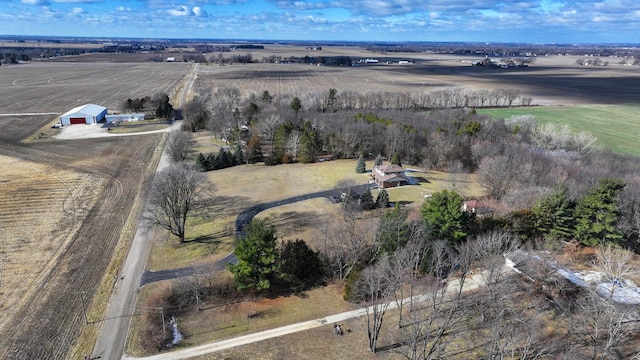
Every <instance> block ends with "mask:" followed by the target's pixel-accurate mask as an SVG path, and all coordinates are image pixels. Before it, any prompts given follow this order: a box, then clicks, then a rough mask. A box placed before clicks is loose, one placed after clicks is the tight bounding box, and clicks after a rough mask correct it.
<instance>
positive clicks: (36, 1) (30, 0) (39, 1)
mask: <svg viewBox="0 0 640 360" xmlns="http://www.w3.org/2000/svg"><path fill="white" fill-rule="evenodd" d="M22 3H23V4H25V5H39V6H42V5H49V2H48V1H47V0H22Z"/></svg>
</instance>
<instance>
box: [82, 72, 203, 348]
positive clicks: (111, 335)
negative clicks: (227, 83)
mask: <svg viewBox="0 0 640 360" xmlns="http://www.w3.org/2000/svg"><path fill="white" fill-rule="evenodd" d="M196 69H197V67H196V68H195V69H192V70H191V71H190V72H189V73H188V75H187V82H186V85H188V86H186V85H185V86H183V87H182V89H181V96H180V104H177V107H178V108H180V107H182V106H184V103H183V101H184V99H186V94H187V92H188V91H190V88H189V86H191V85H193V79H194V78H195V76H196V71H195V70H196ZM180 123H181V122H180V121H176V122H174V124H173V125H172V126H171V128H179V126H180ZM160 150H162V155H161V157H160V161H159V163H158V166H157V168H156V172H159V171H162V170H163V169H164V168H166V167H167V166H168V165H169V157H168V156H167V155H166V153H165V152H164V149H160ZM150 249H151V234H149V233H148V231H147V229H146V228H145V226H144V225H143V224H142V223H139V224H138V228H137V230H136V234H135V236H134V238H133V241H132V243H131V248H130V249H129V253H128V254H127V258H126V259H125V261H124V264H123V266H122V269H121V273H120V278H119V279H118V280H117V282H116V284H115V285H114V287H113V290H112V293H111V297H110V299H109V304H108V307H107V312H106V315H105V318H104V320H103V321H102V328H101V330H100V334H99V335H98V339H97V340H96V343H95V345H94V347H93V351H92V353H91V358H92V359H108V360H111V359H114V360H115V359H120V358H121V357H122V354H123V353H124V349H125V346H126V342H127V336H128V333H129V327H130V325H131V318H132V316H133V315H134V313H135V306H136V301H137V297H138V290H139V289H140V280H141V278H142V273H143V271H144V267H145V265H146V262H147V258H148V257H149V251H150Z"/></svg>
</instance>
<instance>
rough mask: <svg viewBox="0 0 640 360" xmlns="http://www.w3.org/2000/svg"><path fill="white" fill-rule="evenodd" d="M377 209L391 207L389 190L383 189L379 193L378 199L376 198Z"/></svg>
mask: <svg viewBox="0 0 640 360" xmlns="http://www.w3.org/2000/svg"><path fill="white" fill-rule="evenodd" d="M376 207H377V208H378V209H386V208H387V207H389V193H388V192H387V190H385V189H382V190H380V192H379V193H378V197H376Z"/></svg>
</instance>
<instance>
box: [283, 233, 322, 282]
mask: <svg viewBox="0 0 640 360" xmlns="http://www.w3.org/2000/svg"><path fill="white" fill-rule="evenodd" d="M280 272H281V273H282V275H284V278H285V279H286V280H288V281H289V282H291V283H293V284H294V285H303V286H310V285H315V284H316V283H317V282H318V281H320V280H321V279H322V277H323V276H324V268H323V264H322V261H321V260H320V256H319V255H318V253H317V252H315V251H313V250H312V249H311V248H309V246H307V244H306V243H305V242H304V240H299V239H296V240H295V241H291V240H289V241H287V242H285V243H284V244H283V245H282V248H281V250H280Z"/></svg>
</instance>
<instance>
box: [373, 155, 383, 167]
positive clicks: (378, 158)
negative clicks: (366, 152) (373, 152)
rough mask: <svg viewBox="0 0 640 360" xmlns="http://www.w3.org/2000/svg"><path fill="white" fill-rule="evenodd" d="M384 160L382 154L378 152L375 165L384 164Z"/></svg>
mask: <svg viewBox="0 0 640 360" xmlns="http://www.w3.org/2000/svg"><path fill="white" fill-rule="evenodd" d="M383 162H384V160H383V158H382V154H378V155H377V156H376V159H375V160H374V161H373V163H374V165H375V166H380V165H382V163H383Z"/></svg>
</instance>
